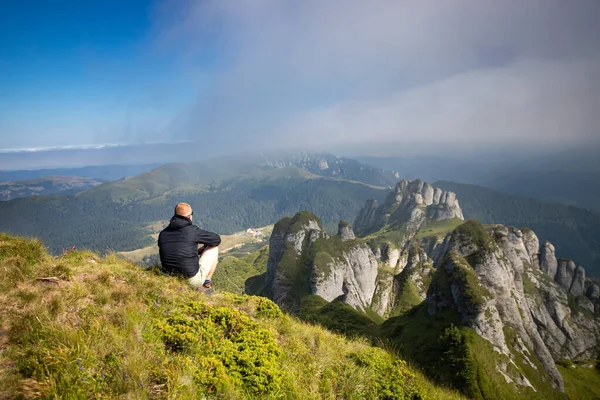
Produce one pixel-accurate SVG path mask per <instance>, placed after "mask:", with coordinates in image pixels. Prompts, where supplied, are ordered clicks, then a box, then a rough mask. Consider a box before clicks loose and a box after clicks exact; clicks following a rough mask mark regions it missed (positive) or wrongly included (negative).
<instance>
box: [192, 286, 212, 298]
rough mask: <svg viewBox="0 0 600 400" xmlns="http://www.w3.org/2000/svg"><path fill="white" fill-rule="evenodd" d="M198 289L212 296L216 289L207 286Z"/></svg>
mask: <svg viewBox="0 0 600 400" xmlns="http://www.w3.org/2000/svg"><path fill="white" fill-rule="evenodd" d="M196 291H197V292H199V293H204V294H205V295H207V296H212V295H213V294H214V293H215V289H213V288H205V287H204V286H201V287H199V288H198V289H196Z"/></svg>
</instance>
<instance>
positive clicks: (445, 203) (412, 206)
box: [354, 179, 464, 236]
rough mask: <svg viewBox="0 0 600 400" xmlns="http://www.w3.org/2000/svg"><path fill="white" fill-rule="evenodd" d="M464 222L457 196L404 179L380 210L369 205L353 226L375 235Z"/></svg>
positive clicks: (426, 184) (417, 180)
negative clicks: (450, 221)
mask: <svg viewBox="0 0 600 400" xmlns="http://www.w3.org/2000/svg"><path fill="white" fill-rule="evenodd" d="M452 218H458V219H461V220H463V219H464V217H463V212H462V209H461V208H460V205H459V203H458V200H457V199H456V194H455V193H453V192H449V191H444V190H442V189H440V188H437V187H434V186H432V185H431V184H429V183H426V182H423V181H421V180H420V179H415V180H413V181H410V180H408V179H403V180H401V181H400V182H398V183H397V184H396V186H395V187H394V190H393V191H391V192H390V193H389V194H388V195H387V197H386V198H385V201H384V203H383V205H382V206H381V207H377V203H376V202H367V204H366V205H365V207H363V209H362V210H361V212H360V213H359V215H358V217H357V218H356V221H355V223H354V226H355V229H356V231H357V232H358V233H359V234H360V235H363V236H364V235H367V234H369V233H373V232H376V231H378V230H379V229H381V228H382V227H384V226H385V225H388V224H395V225H398V226H401V227H406V228H408V230H409V231H411V232H413V233H416V232H417V231H418V230H419V228H420V227H421V226H422V225H423V224H424V223H425V222H427V221H441V220H445V219H452Z"/></svg>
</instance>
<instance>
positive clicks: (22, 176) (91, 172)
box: [0, 164, 162, 182]
mask: <svg viewBox="0 0 600 400" xmlns="http://www.w3.org/2000/svg"><path fill="white" fill-rule="evenodd" d="M161 165H162V164H143V165H102V166H97V165H93V166H87V167H79V168H53V169H35V170H15V171H0V182H8V181H24V180H31V179H37V178H45V177H49V176H70V177H84V178H91V179H95V180H99V181H116V180H118V179H122V178H125V177H130V176H135V175H139V174H141V173H143V172H146V171H150V170H152V169H154V168H158V167H160V166H161Z"/></svg>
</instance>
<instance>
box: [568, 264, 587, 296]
mask: <svg viewBox="0 0 600 400" xmlns="http://www.w3.org/2000/svg"><path fill="white" fill-rule="evenodd" d="M584 292H585V269H583V267H582V266H578V267H577V268H576V269H575V275H574V276H573V281H572V283H571V288H570V289H569V293H571V294H572V295H573V296H581V295H582V294H583V293H584Z"/></svg>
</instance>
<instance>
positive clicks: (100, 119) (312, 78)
mask: <svg viewBox="0 0 600 400" xmlns="http://www.w3.org/2000/svg"><path fill="white" fill-rule="evenodd" d="M599 17H600V3H598V2H597V1H595V0H577V1H572V2H565V1H559V0H526V1H523V2H519V3H518V6H516V3H512V2H476V1H468V0H452V1H447V2H437V1H421V2H407V1H385V0H384V1H380V2H364V1H359V0H349V1H341V0H332V1H315V0H308V1H303V2H294V1H284V0H281V1H276V0H257V1H252V2H245V1H231V2H223V1H218V0H208V1H202V2H198V1H192V0H169V1H159V2H155V1H138V0H135V1H128V2H116V1H106V2H79V1H58V2H53V3H52V4H51V5H50V4H49V3H47V2H43V1H32V2H28V3H24V2H9V4H7V5H5V6H4V9H3V13H2V14H1V15H0V87H1V88H2V92H3V96H1V97H0V149H2V150H1V151H0V153H1V154H0V158H4V159H5V161H4V162H0V164H2V167H3V168H6V166H5V164H6V163H10V162H12V161H11V160H12V158H14V157H15V156H14V154H13V155H11V154H12V153H9V152H8V151H10V150H11V149H44V148H61V147H65V146H75V147H78V146H79V147H80V146H92V147H94V146H103V145H107V144H128V145H137V144H144V143H180V142H193V143H197V144H198V148H199V151H202V152H205V153H206V154H207V155H211V154H222V153H225V152H230V153H236V152H240V151H245V150H258V149H263V148H281V147H296V148H298V147H301V148H307V147H308V148H326V149H331V148H342V147H343V148H346V149H353V148H354V149H366V148H370V149H372V150H371V153H373V152H377V151H382V152H383V151H384V150H377V149H385V151H387V152H388V154H389V152H390V150H389V149H390V148H394V146H397V147H398V148H399V149H401V148H409V147H414V148H420V149H431V150H432V151H441V150H443V149H445V148H450V149H456V148H460V149H462V150H463V151H469V149H473V150H479V149H493V148H500V149H512V150H513V151H515V150H519V149H532V148H533V149H556V148H566V147H573V146H580V145H585V144H586V143H589V142H590V141H594V142H597V141H598V139H599V136H600V131H599V129H598V125H599V123H598V122H599V117H598V110H600V25H598V24H597V21H598V19H599ZM11 157H12V158H11ZM151 161H152V160H149V162H151Z"/></svg>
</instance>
